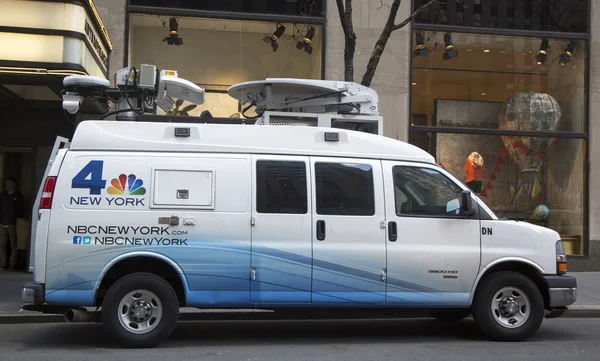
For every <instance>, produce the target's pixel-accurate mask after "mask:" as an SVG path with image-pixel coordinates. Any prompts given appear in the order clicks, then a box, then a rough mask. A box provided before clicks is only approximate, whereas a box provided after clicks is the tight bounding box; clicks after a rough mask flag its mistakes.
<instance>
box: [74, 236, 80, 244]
mask: <svg viewBox="0 0 600 361" xmlns="http://www.w3.org/2000/svg"><path fill="white" fill-rule="evenodd" d="M73 244H81V236H75V237H73Z"/></svg>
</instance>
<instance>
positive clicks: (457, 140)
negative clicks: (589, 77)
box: [410, 32, 587, 255]
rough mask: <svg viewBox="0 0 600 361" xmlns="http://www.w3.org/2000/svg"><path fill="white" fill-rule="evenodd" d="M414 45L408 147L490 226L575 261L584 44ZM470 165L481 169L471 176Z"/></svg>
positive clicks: (425, 38) (427, 35) (426, 35)
mask: <svg viewBox="0 0 600 361" xmlns="http://www.w3.org/2000/svg"><path fill="white" fill-rule="evenodd" d="M414 39H415V40H416V41H415V43H414V47H415V48H414V49H415V57H414V59H413V71H412V103H411V107H412V120H411V126H410V142H411V143H412V144H415V145H417V146H419V147H421V148H422V149H424V150H426V151H428V152H429V153H430V154H432V155H433V156H434V157H435V158H436V161H437V162H438V163H439V164H441V165H442V166H443V167H445V168H446V169H447V170H448V171H450V172H451V173H452V174H453V175H455V176H456V177H458V178H459V179H462V180H463V182H464V183H465V184H467V183H468V185H469V186H470V187H472V189H474V190H475V191H476V192H477V193H479V194H480V196H481V198H482V199H483V200H484V201H485V202H486V203H487V204H488V206H489V207H490V208H492V209H493V210H494V212H496V214H497V215H498V216H500V217H506V218H509V219H518V220H521V221H526V222H532V223H536V224H540V225H543V226H546V227H549V228H551V229H554V230H556V231H557V232H559V233H560V234H561V237H562V238H563V240H564V241H565V245H566V247H567V249H568V251H569V254H571V255H583V254H585V243H584V236H585V229H584V225H585V214H586V211H585V210H586V205H585V190H586V188H585V185H586V171H585V169H586V167H585V164H586V162H587V153H586V152H587V149H586V147H587V142H586V139H587V136H586V134H587V118H586V116H587V115H586V114H587V112H586V106H587V105H586V90H587V89H586V82H585V74H586V72H585V69H586V56H585V55H586V53H587V50H586V46H587V45H586V42H585V41H572V40H558V39H551V38H547V39H536V38H519V37H509V36H490V35H476V34H463V33H452V34H449V33H433V32H416V33H415V34H414ZM436 44H437V46H436ZM450 44H451V45H452V46H448V45H450ZM419 45H421V46H419ZM540 49H542V50H543V51H542V52H540ZM477 155H479V156H480V157H481V158H482V159H483V167H482V168H480V169H475V171H474V170H473V168H472V167H471V166H470V164H473V162H471V161H470V160H469V157H470V156H471V157H472V156H477ZM475 163H476V162H475ZM467 169H469V172H468V173H467Z"/></svg>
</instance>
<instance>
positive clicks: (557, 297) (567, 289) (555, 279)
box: [544, 275, 577, 309]
mask: <svg viewBox="0 0 600 361" xmlns="http://www.w3.org/2000/svg"><path fill="white" fill-rule="evenodd" d="M544 279H545V280H546V284H547V285H548V306H549V307H550V308H551V309H552V308H560V307H566V306H569V305H572V304H573V303H575V301H577V279H576V278H575V277H569V276H554V275H552V276H544Z"/></svg>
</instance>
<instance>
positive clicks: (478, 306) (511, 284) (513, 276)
mask: <svg viewBox="0 0 600 361" xmlns="http://www.w3.org/2000/svg"><path fill="white" fill-rule="evenodd" d="M482 282H483V283H482V284H481V285H480V287H479V289H478V290H477V292H476V294H475V299H474V304H473V319H474V320H475V324H476V325H477V327H478V328H479V329H480V330H481V331H482V332H483V333H485V334H486V335H488V336H490V337H491V338H492V339H494V340H497V341H522V340H525V339H527V338H529V337H530V336H531V335H533V334H534V333H535V332H536V331H537V330H538V328H539V327H540V325H541V324H542V321H543V319H544V300H543V298H542V294H541V292H540V290H539V289H538V288H537V286H536V285H535V283H533V281H531V280H530V279H529V278H527V277H526V276H524V275H522V274H520V273H517V272H508V271H504V272H498V273H494V274H492V275H490V276H489V277H486V278H485V279H484V280H482Z"/></svg>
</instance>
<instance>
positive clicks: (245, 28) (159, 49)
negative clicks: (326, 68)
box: [129, 14, 323, 118]
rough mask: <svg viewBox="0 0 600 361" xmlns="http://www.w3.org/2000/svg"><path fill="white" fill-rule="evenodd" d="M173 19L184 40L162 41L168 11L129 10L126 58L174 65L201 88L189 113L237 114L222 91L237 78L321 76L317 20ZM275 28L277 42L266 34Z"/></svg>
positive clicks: (235, 105)
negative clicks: (200, 99)
mask: <svg viewBox="0 0 600 361" xmlns="http://www.w3.org/2000/svg"><path fill="white" fill-rule="evenodd" d="M176 19H177V24H178V32H179V34H178V35H179V37H180V38H182V39H183V44H182V45H179V46H178V45H169V44H168V42H166V41H163V39H164V38H166V37H167V36H168V34H169V20H170V18H169V17H168V16H158V15H142V14H131V15H130V31H129V34H130V39H129V44H130V48H129V49H130V50H129V63H130V64H131V65H133V66H138V67H139V66H140V64H145V63H152V64H155V65H156V66H157V67H158V68H159V69H172V70H177V71H178V74H179V77H181V78H184V79H187V80H189V81H191V82H193V83H196V84H198V85H199V86H201V87H202V88H204V89H205V90H206V97H205V98H206V99H205V103H204V104H203V105H200V106H197V107H196V108H194V109H193V110H190V111H189V112H188V114H189V115H192V116H194V115H200V113H201V112H202V111H204V110H209V111H210V113H211V114H212V115H213V116H214V117H226V118H227V117H241V114H240V110H241V109H239V105H238V101H237V100H235V99H233V98H232V97H230V96H229V95H228V94H227V93H226V90H227V88H228V87H229V86H231V85H233V84H236V83H239V82H244V81H251V80H264V79H266V78H277V77H286V78H288V77H291V78H309V79H321V66H322V64H321V59H322V56H321V53H322V35H323V34H322V26H320V25H309V24H291V23H275V22H258V21H240V20H224V19H204V18H185V17H177V18H176ZM274 33H275V34H276V35H277V38H276V39H277V41H276V42H275V41H273V42H272V41H271V38H269V36H270V35H272V34H274ZM307 34H308V35H307ZM307 36H308V37H311V41H310V43H309V44H307V43H305V42H303V39H304V38H305V37H307ZM299 42H300V45H298V43H299ZM187 105H188V104H183V105H182V106H181V107H180V109H181V108H184V107H186V106H187ZM157 114H158V115H161V114H164V112H162V111H160V110H159V111H158V112H157Z"/></svg>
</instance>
